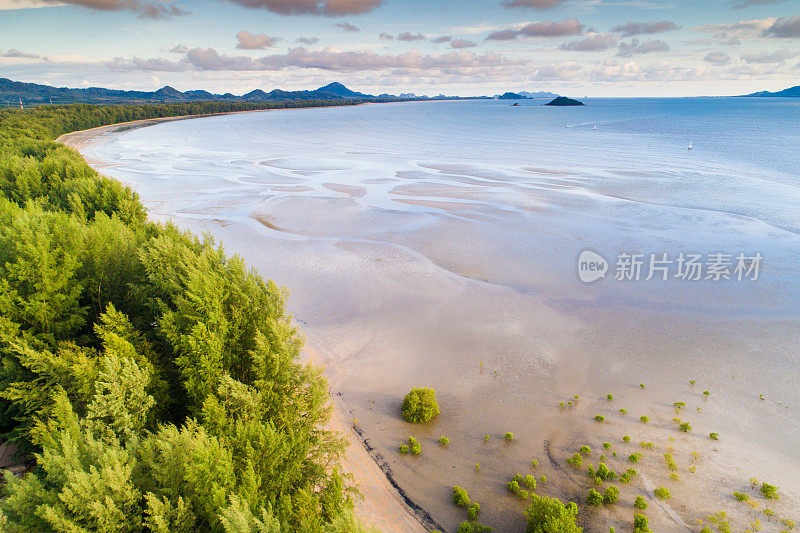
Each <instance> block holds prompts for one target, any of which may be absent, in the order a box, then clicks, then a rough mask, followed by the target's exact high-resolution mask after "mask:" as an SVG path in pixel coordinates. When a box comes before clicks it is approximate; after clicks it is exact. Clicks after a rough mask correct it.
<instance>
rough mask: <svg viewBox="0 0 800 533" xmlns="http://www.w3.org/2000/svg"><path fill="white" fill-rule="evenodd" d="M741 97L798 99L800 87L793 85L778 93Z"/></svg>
mask: <svg viewBox="0 0 800 533" xmlns="http://www.w3.org/2000/svg"><path fill="white" fill-rule="evenodd" d="M742 96H778V97H786V98H799V97H800V85H795V86H794V87H789V88H788V89H784V90H782V91H778V92H775V93H771V92H769V91H760V92H757V93H753V94H744V95H742Z"/></svg>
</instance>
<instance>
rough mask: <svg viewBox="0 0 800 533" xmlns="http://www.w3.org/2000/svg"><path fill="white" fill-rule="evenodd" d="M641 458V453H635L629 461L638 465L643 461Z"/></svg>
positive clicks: (629, 457) (630, 456)
mask: <svg viewBox="0 0 800 533" xmlns="http://www.w3.org/2000/svg"><path fill="white" fill-rule="evenodd" d="M641 458H642V454H640V453H639V452H634V453H632V454H630V455H629V456H628V461H630V462H632V463H638V462H639V459H641Z"/></svg>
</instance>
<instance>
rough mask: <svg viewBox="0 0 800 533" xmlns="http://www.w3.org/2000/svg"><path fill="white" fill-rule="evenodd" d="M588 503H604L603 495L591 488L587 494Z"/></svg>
mask: <svg viewBox="0 0 800 533" xmlns="http://www.w3.org/2000/svg"><path fill="white" fill-rule="evenodd" d="M586 503H588V504H589V505H603V495H602V494H600V493H599V492H597V491H596V490H594V489H589V494H588V495H587V496H586Z"/></svg>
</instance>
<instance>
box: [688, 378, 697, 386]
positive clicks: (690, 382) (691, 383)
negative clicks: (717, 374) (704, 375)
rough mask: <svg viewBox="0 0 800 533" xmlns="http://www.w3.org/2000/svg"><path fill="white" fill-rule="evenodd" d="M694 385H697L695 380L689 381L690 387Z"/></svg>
mask: <svg viewBox="0 0 800 533" xmlns="http://www.w3.org/2000/svg"><path fill="white" fill-rule="evenodd" d="M695 383H697V382H696V381H695V380H693V379H690V380H689V385H691V386H692V387H694V384H695Z"/></svg>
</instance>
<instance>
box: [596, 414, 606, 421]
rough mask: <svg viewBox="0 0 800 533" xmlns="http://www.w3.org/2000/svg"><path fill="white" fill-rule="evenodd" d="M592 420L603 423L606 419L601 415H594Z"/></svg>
mask: <svg viewBox="0 0 800 533" xmlns="http://www.w3.org/2000/svg"><path fill="white" fill-rule="evenodd" d="M594 419H595V421H596V422H605V421H606V417H604V416H603V415H594Z"/></svg>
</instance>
